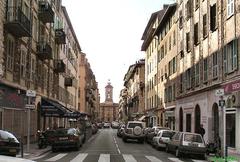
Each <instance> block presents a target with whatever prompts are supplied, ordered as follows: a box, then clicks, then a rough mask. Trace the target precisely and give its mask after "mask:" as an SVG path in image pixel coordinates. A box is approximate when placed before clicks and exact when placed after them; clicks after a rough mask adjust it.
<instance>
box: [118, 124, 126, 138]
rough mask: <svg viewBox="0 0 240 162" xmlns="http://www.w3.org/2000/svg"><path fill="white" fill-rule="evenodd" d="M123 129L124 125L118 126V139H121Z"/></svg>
mask: <svg viewBox="0 0 240 162" xmlns="http://www.w3.org/2000/svg"><path fill="white" fill-rule="evenodd" d="M124 128H125V124H122V125H121V126H119V128H118V130H117V136H118V137H122V135H123V130H124Z"/></svg>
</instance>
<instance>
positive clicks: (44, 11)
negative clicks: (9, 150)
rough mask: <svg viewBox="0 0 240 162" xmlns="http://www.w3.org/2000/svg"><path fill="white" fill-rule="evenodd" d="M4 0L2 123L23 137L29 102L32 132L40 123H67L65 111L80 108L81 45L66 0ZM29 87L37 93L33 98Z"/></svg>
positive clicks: (0, 57)
mask: <svg viewBox="0 0 240 162" xmlns="http://www.w3.org/2000/svg"><path fill="white" fill-rule="evenodd" d="M0 3H1V9H0V13H1V14H0V15H1V19H0V25H1V26H0V29H2V30H0V33H1V35H2V36H1V38H0V44H2V45H1V46H0V128H1V129H4V130H8V131H10V132H13V133H14V134H15V135H16V136H17V137H22V139H23V141H24V139H25V138H26V134H27V127H28V123H27V120H26V119H27V118H28V116H27V108H26V107H31V108H33V109H32V110H31V113H30V117H31V118H30V119H31V123H30V128H31V129H30V134H31V137H34V136H35V134H36V132H37V129H46V127H53V126H54V124H57V126H66V125H67V124H68V120H67V119H66V118H67V117H69V116H66V115H67V114H68V115H70V114H71V113H72V112H74V111H77V106H78V105H77V103H78V97H77V96H78V87H77V84H76V83H77V80H78V57H79V55H80V51H81V48H80V45H79V43H78V40H77V38H76V35H75V33H74V30H73V28H72V25H71V22H70V19H69V17H68V15H67V11H66V9H65V8H64V7H62V6H61V1H44V0H39V1H33V0H30V1H29V0H21V1H15V0H8V1H6V0H4V1H1V2H0ZM4 15H6V16H4ZM19 17H21V19H19ZM27 90H32V91H34V92H36V96H35V97H31V98H30V100H28V98H27V96H26V93H27ZM26 104H27V106H26ZM29 105H30V106H29Z"/></svg>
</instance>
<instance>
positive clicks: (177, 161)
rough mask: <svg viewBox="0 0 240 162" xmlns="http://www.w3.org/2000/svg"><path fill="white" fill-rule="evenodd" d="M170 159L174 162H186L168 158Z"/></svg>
mask: <svg viewBox="0 0 240 162" xmlns="http://www.w3.org/2000/svg"><path fill="white" fill-rule="evenodd" d="M168 159H169V160H171V161H174V162H184V161H182V160H179V159H178V158H168Z"/></svg>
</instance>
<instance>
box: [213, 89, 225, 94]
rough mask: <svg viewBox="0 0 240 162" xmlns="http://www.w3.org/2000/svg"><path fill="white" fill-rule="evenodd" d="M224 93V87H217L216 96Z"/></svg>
mask: <svg viewBox="0 0 240 162" xmlns="http://www.w3.org/2000/svg"><path fill="white" fill-rule="evenodd" d="M223 95H224V89H217V90H216V91H215V96H223Z"/></svg>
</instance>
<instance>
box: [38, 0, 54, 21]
mask: <svg viewBox="0 0 240 162" xmlns="http://www.w3.org/2000/svg"><path fill="white" fill-rule="evenodd" d="M38 7H39V8H38V18H39V20H40V21H42V22H43V23H53V22H54V12H53V10H52V7H51V5H50V4H49V3H48V1H47V0H40V1H39V6H38Z"/></svg>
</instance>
